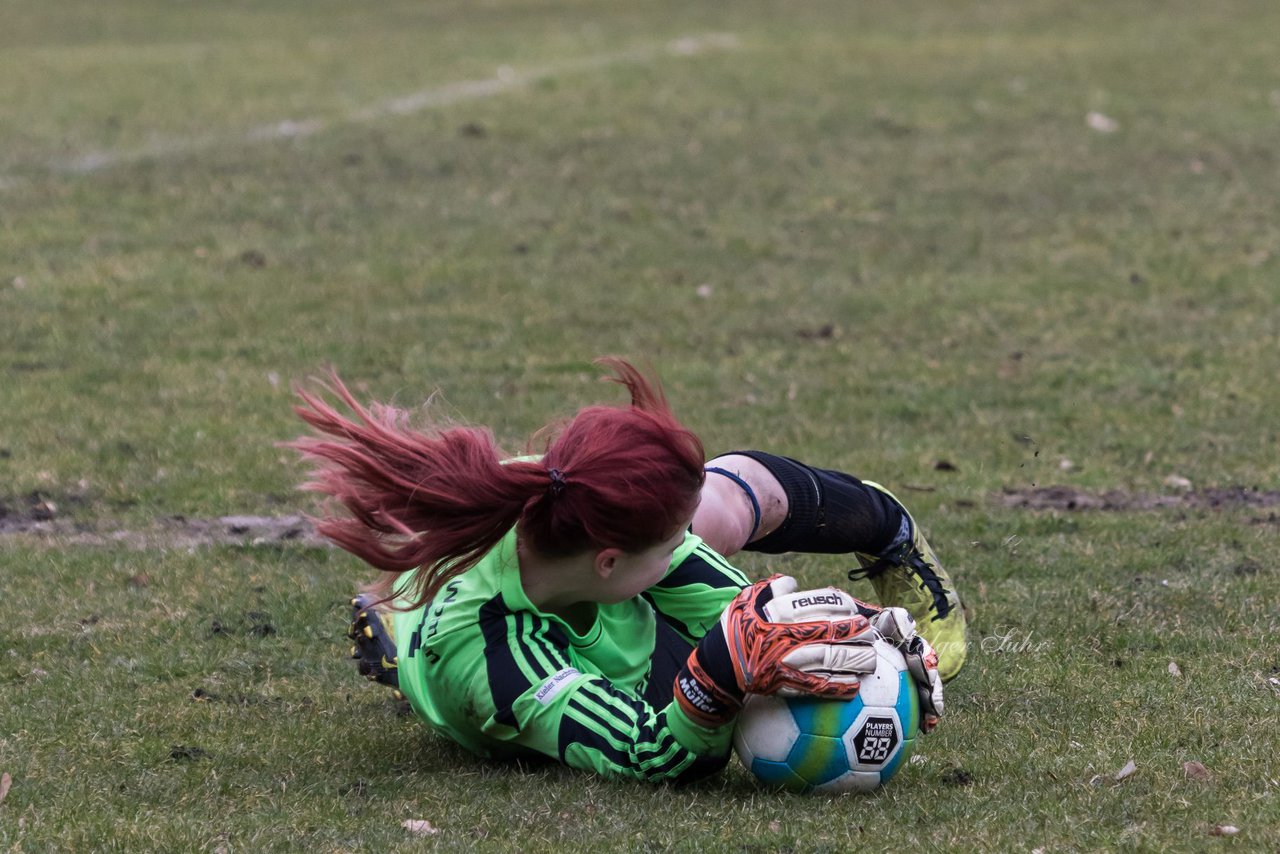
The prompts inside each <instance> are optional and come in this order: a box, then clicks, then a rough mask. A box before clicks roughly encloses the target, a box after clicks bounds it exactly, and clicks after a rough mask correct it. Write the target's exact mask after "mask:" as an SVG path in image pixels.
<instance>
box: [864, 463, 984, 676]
mask: <svg viewBox="0 0 1280 854" xmlns="http://www.w3.org/2000/svg"><path fill="white" fill-rule="evenodd" d="M863 483H864V484H866V485H867V486H870V487H872V488H873V489H877V490H879V491H880V492H883V493H884V494H885V495H887V496H889V497H890V498H892V499H893V500H894V501H895V502H896V503H897V504H898V506H899V507H902V512H903V513H904V514H906V517H907V524H908V525H909V526H910V528H911V536H910V537H908V538H907V539H905V540H903V541H902V542H901V543H899V544H898V545H896V546H893V547H891V548H890V549H888V550H887V551H885V552H883V553H882V554H879V555H864V554H859V555H857V558H858V563H860V564H861V567H859V568H858V569H851V570H849V579H850V580H856V579H859V578H866V579H869V580H870V581H871V586H872V587H874V588H875V591H876V597H877V599H878V600H879V602H878V604H879V605H881V606H884V607H889V606H898V607H902V608H906V609H907V610H908V611H909V612H911V616H912V617H914V618H915V620H916V627H917V630H918V631H919V633H920V634H921V635H922V636H923V637H924V639H925V640H927V641H928V642H929V643H930V644H932V645H933V648H934V649H935V650H936V651H937V653H938V675H939V676H941V677H942V681H943V682H946V681H949V680H950V679H953V678H955V675H956V674H957V673H959V672H960V668H961V667H963V666H964V661H965V656H966V655H967V653H968V645H967V641H966V640H965V625H966V619H965V613H964V606H963V605H961V603H960V594H959V593H957V592H956V588H955V585H954V584H953V583H952V581H951V576H949V575H947V571H946V570H945V569H943V568H942V564H941V563H939V562H938V556H937V555H936V554H934V551H933V549H932V548H931V547H930V546H929V543H928V542H927V541H926V540H925V538H924V534H922V533H921V532H920V526H919V525H917V524H916V521H915V519H912V518H911V514H910V513H908V512H907V510H906V508H905V507H903V506H902V502H901V501H898V499H897V496H895V495H894V494H893V493H892V492H890V491H889V490H887V489H885V488H884V487H883V486H881V485H880V484H878V483H872V482H871V481H869V480H864V481H863Z"/></svg>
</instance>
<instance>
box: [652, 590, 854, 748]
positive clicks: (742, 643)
mask: <svg viewBox="0 0 1280 854" xmlns="http://www.w3.org/2000/svg"><path fill="white" fill-rule="evenodd" d="M796 586H797V585H796V580H795V579H794V578H791V577H790V576H785V575H774V576H772V577H770V578H767V579H765V580H764V581H759V582H756V583H755V584H753V585H751V586H750V587H747V588H745V589H744V590H743V591H742V592H741V593H739V594H738V595H737V596H736V597H735V598H734V600H733V601H732V602H730V603H729V606H728V607H727V608H725V610H724V613H723V614H721V616H720V621H719V622H718V623H717V624H716V625H715V626H713V627H712V628H711V630H710V631H708V632H707V634H706V635H705V636H704V637H703V638H702V640H701V642H699V644H698V646H697V647H696V648H695V649H694V650H693V652H692V653H691V654H690V655H689V660H688V661H687V662H686V663H685V666H684V667H683V668H681V670H680V672H679V674H677V676H676V684H675V696H676V701H677V702H678V703H679V704H680V707H681V709H683V711H684V712H685V714H686V715H687V716H688V717H689V718H691V719H692V720H694V721H697V722H698V723H701V724H703V725H705V726H719V725H722V724H725V723H728V722H729V721H730V720H732V719H733V717H734V716H735V715H736V714H737V713H738V711H739V710H740V709H741V708H742V702H743V699H744V698H745V696H746V695H747V694H748V693H751V694H777V693H782V694H790V695H798V694H807V695H815V696H822V697H843V698H849V697H852V696H854V695H855V694H857V693H858V687H859V676H858V674H861V673H871V672H874V671H875V667H876V655H875V650H874V649H873V648H872V646H871V641H872V639H873V638H874V637H875V636H876V635H875V632H874V631H873V630H872V628H871V623H870V621H869V620H868V619H867V617H866V616H864V615H863V614H862V613H861V612H860V610H859V608H858V600H856V599H854V598H853V597H852V596H850V595H849V594H847V593H845V592H843V591H841V590H836V589H835V588H824V589H821V590H805V591H802V592H796Z"/></svg>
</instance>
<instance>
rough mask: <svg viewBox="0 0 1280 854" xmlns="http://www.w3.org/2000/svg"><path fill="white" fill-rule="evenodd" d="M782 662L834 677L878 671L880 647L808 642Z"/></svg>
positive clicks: (790, 653) (791, 666)
mask: <svg viewBox="0 0 1280 854" xmlns="http://www.w3.org/2000/svg"><path fill="white" fill-rule="evenodd" d="M782 664H784V665H785V666H787V667H790V668H792V669H794V670H800V671H803V672H805V673H819V674H822V675H826V676H831V677H832V678H835V674H853V673H875V672H876V650H875V647H873V646H870V645H869V644H829V643H813V644H806V645H804V646H801V647H798V648H797V649H796V650H795V651H793V652H789V653H787V654H786V655H784V656H783V657H782Z"/></svg>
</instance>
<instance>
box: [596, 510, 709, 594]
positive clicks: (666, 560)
mask: <svg viewBox="0 0 1280 854" xmlns="http://www.w3.org/2000/svg"><path fill="white" fill-rule="evenodd" d="M690 521H692V520H690ZM688 527H689V524H688V523H686V524H685V525H683V526H681V527H680V528H679V529H678V530H677V531H676V532H675V533H674V534H672V535H671V536H670V537H668V538H667V539H665V540H663V541H662V542H660V543H655V544H654V545H652V546H650V547H649V548H647V549H644V550H643V551H639V552H623V553H622V554H621V555H620V556H619V557H618V559H617V563H616V565H615V566H614V569H613V572H612V573H611V574H610V576H609V585H608V586H609V587H610V590H609V594H610V595H609V599H608V601H612V602H624V601H626V600H627V599H630V598H631V597H632V596H638V595H639V594H641V593H643V592H644V591H646V590H648V589H649V588H650V587H652V586H653V585H655V584H657V583H658V582H659V581H661V580H662V579H663V576H665V575H666V574H667V570H668V569H670V568H671V557H672V555H673V554H675V550H676V548H677V547H679V545H680V544H681V543H682V542H684V536H685V531H686V530H687V529H688Z"/></svg>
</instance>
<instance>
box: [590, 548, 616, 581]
mask: <svg viewBox="0 0 1280 854" xmlns="http://www.w3.org/2000/svg"><path fill="white" fill-rule="evenodd" d="M620 557H622V549H601V550H600V551H598V552H596V559H595V565H594V569H595V572H596V575H597V576H599V577H600V578H601V579H605V578H608V577H609V576H610V575H613V571H614V570H615V569H617V567H618V559H619V558H620Z"/></svg>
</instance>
